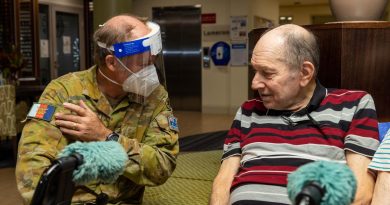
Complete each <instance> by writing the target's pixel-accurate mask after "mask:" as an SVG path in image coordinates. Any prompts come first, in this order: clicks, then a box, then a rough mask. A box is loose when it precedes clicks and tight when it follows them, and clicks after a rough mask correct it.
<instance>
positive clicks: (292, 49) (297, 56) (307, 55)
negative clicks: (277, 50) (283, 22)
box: [282, 27, 320, 76]
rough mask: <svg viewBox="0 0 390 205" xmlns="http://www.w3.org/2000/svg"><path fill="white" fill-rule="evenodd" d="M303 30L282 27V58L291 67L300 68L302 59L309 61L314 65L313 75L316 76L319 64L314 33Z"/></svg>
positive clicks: (318, 53)
mask: <svg viewBox="0 0 390 205" xmlns="http://www.w3.org/2000/svg"><path fill="white" fill-rule="evenodd" d="M303 29H304V28H303ZM304 30H306V32H302V31H300V30H297V29H293V28H291V27H287V28H285V29H282V36H283V37H284V40H285V43H284V44H283V48H282V52H283V54H284V56H283V57H284V58H282V60H283V61H285V63H287V64H288V65H289V66H290V68H292V69H300V67H301V65H302V64H303V62H304V61H309V62H311V63H312V64H313V65H314V67H315V71H314V75H315V76H316V75H317V73H318V70H319V66H320V49H319V47H318V44H317V40H316V37H315V35H314V34H313V33H312V32H310V31H308V30H307V29H304Z"/></svg>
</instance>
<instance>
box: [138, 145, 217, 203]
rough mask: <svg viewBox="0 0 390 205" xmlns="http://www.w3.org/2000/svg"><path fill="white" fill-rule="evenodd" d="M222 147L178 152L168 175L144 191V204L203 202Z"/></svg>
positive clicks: (205, 200)
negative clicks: (164, 179)
mask: <svg viewBox="0 0 390 205" xmlns="http://www.w3.org/2000/svg"><path fill="white" fill-rule="evenodd" d="M221 156H222V150H215V151H206V152H191V153H181V154H180V155H179V156H178V159H177V167H176V170H175V172H174V173H173V175H172V177H170V178H169V179H168V181H167V182H166V183H165V184H163V185H161V186H158V187H148V188H146V190H145V195H144V202H143V204H145V205H165V204H166V205H207V204H208V200H209V196H210V192H211V186H212V183H213V180H214V177H215V176H216V174H217V172H218V169H219V166H220V160H221Z"/></svg>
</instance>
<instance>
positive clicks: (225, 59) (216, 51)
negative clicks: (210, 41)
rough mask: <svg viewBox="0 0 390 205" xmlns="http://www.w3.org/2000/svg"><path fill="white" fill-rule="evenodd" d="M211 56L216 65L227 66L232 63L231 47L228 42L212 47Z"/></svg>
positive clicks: (220, 42) (221, 42)
mask: <svg viewBox="0 0 390 205" xmlns="http://www.w3.org/2000/svg"><path fill="white" fill-rule="evenodd" d="M210 54H211V59H212V60H213V63H214V65H217V66H226V65H228V63H229V61H230V46H229V44H227V43H226V42H223V41H219V42H217V43H215V44H214V45H213V46H212V47H211V53H210Z"/></svg>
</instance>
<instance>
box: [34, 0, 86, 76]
mask: <svg viewBox="0 0 390 205" xmlns="http://www.w3.org/2000/svg"><path fill="white" fill-rule="evenodd" d="M42 4H46V5H48V6H49V39H50V41H49V42H50V45H51V46H50V56H51V58H50V77H51V79H52V80H53V79H55V78H58V77H59V76H58V67H57V55H56V51H57V38H56V34H57V27H56V12H64V13H70V14H76V15H77V16H78V18H79V39H80V42H79V48H80V70H84V69H85V34H84V32H85V31H84V15H83V13H84V11H83V8H78V7H73V6H63V5H56V4H50V3H42Z"/></svg>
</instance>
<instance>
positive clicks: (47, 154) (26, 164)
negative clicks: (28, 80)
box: [15, 84, 67, 204]
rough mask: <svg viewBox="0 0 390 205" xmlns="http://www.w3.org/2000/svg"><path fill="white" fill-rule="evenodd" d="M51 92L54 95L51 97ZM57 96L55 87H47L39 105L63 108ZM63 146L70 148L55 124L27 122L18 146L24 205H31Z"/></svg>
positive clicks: (18, 178)
mask: <svg viewBox="0 0 390 205" xmlns="http://www.w3.org/2000/svg"><path fill="white" fill-rule="evenodd" d="M51 92H53V93H52V94H50V93H51ZM56 92H58V90H57V89H56V86H55V85H53V84H50V85H48V86H47V88H46V89H45V91H44V93H43V95H42V97H41V99H40V102H42V101H43V102H44V103H48V104H52V105H56V104H61V103H60V102H61V100H60V95H57V94H55V93H56ZM64 144H67V142H66V138H64V137H62V133H61V131H60V130H59V129H58V128H57V127H55V126H54V122H53V121H52V122H46V121H43V120H37V119H31V120H28V121H27V123H26V125H25V126H24V128H23V131H22V136H21V139H20V142H19V150H18V161H17V165H16V171H15V175H16V182H17V187H18V189H19V191H20V193H21V195H22V197H23V199H24V203H25V204H29V203H30V201H31V199H32V197H33V193H34V190H35V188H36V186H37V183H38V181H39V179H40V176H41V174H42V173H43V171H44V170H45V169H46V168H47V167H48V166H50V164H51V162H52V160H53V159H55V158H56V156H57V154H58V150H59V149H62V148H60V147H63V145H64Z"/></svg>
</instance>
